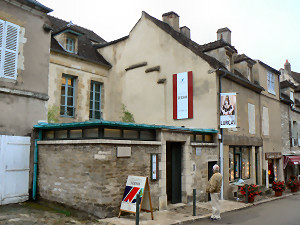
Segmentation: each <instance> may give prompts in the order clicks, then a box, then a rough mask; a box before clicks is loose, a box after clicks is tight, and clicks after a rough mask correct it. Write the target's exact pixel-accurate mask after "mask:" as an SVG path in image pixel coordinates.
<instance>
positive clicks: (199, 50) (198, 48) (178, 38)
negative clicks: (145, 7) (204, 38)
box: [95, 11, 225, 69]
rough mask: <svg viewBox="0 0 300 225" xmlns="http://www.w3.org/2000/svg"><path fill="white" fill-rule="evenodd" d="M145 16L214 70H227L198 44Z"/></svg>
mask: <svg viewBox="0 0 300 225" xmlns="http://www.w3.org/2000/svg"><path fill="white" fill-rule="evenodd" d="M143 15H144V16H145V18H147V19H149V20H150V21H152V22H153V23H154V24H155V25H157V26H158V27H159V28H161V29H162V30H163V31H165V32H166V33H168V34H169V35H171V36H172V37H173V38H174V39H175V40H176V41H178V42H179V43H180V44H182V45H183V46H185V47H186V48H188V49H190V50H191V51H192V52H194V53H195V54H196V55H198V56H200V57H201V58H202V59H203V60H205V61H206V62H207V63H208V64H210V65H211V66H212V67H213V68H215V69H218V68H225V67H224V65H223V64H222V63H221V62H219V61H218V60H217V59H215V58H213V57H211V56H208V55H206V54H205V53H203V51H202V49H203V48H201V46H200V45H199V44H198V43H196V42H194V41H192V40H191V39H189V38H187V37H186V36H184V35H183V34H181V33H180V32H177V31H175V30H174V29H173V28H172V27H171V26H170V25H169V24H167V23H165V22H163V21H160V20H158V19H156V18H154V17H152V16H150V15H149V14H148V13H146V12H145V11H143ZM127 38H128V36H125V37H123V38H120V39H118V40H115V41H112V42H109V43H103V44H97V45H95V47H97V48H103V47H105V46H109V45H112V44H115V43H118V42H120V41H123V40H126V39H127Z"/></svg>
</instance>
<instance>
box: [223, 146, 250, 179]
mask: <svg viewBox="0 0 300 225" xmlns="http://www.w3.org/2000/svg"><path fill="white" fill-rule="evenodd" d="M243 148H247V151H248V153H249V154H248V161H249V176H248V177H246V178H242V177H243V165H242V160H243V152H244V151H243ZM230 149H233V174H234V180H231V174H230V171H229V177H228V179H229V182H234V181H236V180H239V179H243V180H247V179H251V149H250V146H229V151H230ZM237 156H238V157H239V168H238V172H239V176H236V169H237V166H236V164H235V160H236V157H237ZM228 159H229V160H230V158H229V157H228ZM229 169H230V161H229ZM245 169H246V168H245Z"/></svg>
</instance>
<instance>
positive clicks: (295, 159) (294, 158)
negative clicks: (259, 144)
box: [283, 155, 300, 169]
mask: <svg viewBox="0 0 300 225" xmlns="http://www.w3.org/2000/svg"><path fill="white" fill-rule="evenodd" d="M288 164H290V165H298V164H300V155H285V156H284V160H283V169H285V167H286V166H287V165H288Z"/></svg>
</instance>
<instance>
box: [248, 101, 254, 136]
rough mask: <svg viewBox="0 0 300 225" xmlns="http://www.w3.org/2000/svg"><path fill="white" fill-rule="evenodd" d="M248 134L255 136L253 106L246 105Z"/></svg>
mask: <svg viewBox="0 0 300 225" xmlns="http://www.w3.org/2000/svg"><path fill="white" fill-rule="evenodd" d="M248 124H249V134H255V105H253V104H250V103H248Z"/></svg>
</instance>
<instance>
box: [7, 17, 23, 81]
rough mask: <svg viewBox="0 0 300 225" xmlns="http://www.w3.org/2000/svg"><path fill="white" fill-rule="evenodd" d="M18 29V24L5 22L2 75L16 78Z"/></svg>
mask: <svg viewBox="0 0 300 225" xmlns="http://www.w3.org/2000/svg"><path fill="white" fill-rule="evenodd" d="M19 29H20V28H19V26H18V25H15V24H12V23H9V22H6V38H5V49H4V63H3V76H4V77H5V78H9V79H16V78H17V61H18V44H19Z"/></svg>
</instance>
